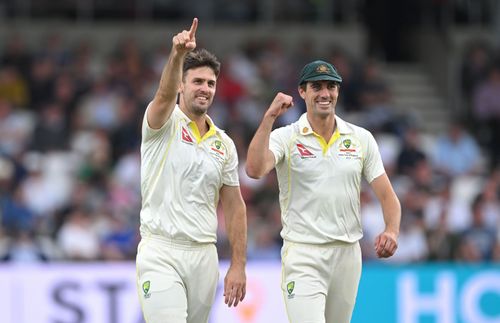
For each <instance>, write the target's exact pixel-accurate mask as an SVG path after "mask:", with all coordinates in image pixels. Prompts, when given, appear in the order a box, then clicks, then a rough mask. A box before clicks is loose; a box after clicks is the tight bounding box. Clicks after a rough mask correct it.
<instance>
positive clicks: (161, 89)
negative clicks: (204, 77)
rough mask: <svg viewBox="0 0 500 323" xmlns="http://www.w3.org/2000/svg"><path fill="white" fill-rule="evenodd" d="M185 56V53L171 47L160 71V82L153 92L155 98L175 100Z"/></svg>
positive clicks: (162, 100)
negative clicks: (154, 92)
mask: <svg viewBox="0 0 500 323" xmlns="http://www.w3.org/2000/svg"><path fill="white" fill-rule="evenodd" d="M185 56H186V54H181V53H179V52H178V51H177V50H176V49H175V48H172V52H171V53H170V55H169V57H168V61H167V63H166V64H165V67H164V68H163V71H162V73H161V78H160V84H159V86H158V90H157V91H156V94H155V99H156V100H159V101H161V102H165V101H172V100H176V98H177V92H178V90H179V85H180V83H181V80H182V65H183V63H184V58H185Z"/></svg>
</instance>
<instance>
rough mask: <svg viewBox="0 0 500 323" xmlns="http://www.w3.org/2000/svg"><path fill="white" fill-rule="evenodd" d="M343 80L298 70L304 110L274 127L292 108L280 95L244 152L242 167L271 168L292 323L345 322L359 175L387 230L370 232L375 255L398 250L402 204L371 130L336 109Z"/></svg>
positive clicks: (351, 295) (329, 69) (262, 171)
mask: <svg viewBox="0 0 500 323" xmlns="http://www.w3.org/2000/svg"><path fill="white" fill-rule="evenodd" d="M341 82H342V78H341V77H340V75H339V74H338V72H337V70H336V69H335V67H334V66H333V65H331V64H330V63H327V62H324V61H321V60H317V61H313V62H311V63H309V64H307V65H305V66H304V68H303V69H302V72H301V75H300V80H299V87H298V92H299V94H300V96H301V98H302V99H303V100H304V101H305V103H306V107H307V112H306V113H305V114H303V115H302V116H301V117H300V118H299V120H298V121H297V122H294V123H292V124H291V125H289V126H285V127H281V128H278V129H276V130H274V131H272V128H273V125H274V123H275V121H276V119H277V118H278V117H279V116H281V115H282V114H283V113H285V112H286V111H287V110H288V109H290V108H291V107H292V106H293V99H292V97H291V96H289V95H286V94H284V93H281V92H280V93H278V94H277V95H276V97H275V98H274V100H273V102H272V103H271V105H270V107H269V109H268V110H267V111H266V112H265V114H264V117H263V119H262V122H261V124H260V126H259V128H258V129H257V132H256V133H255V136H254V137H253V139H252V141H251V143H250V146H249V149H248V155H247V173H248V175H249V176H250V177H254V178H260V177H262V176H264V175H266V174H267V173H269V172H270V171H271V170H272V169H273V168H274V167H276V172H277V176H278V184H279V189H280V203H281V212H282V221H283V230H282V231H281V235H282V237H283V240H284V244H283V249H282V264H283V280H282V290H283V295H284V300H285V303H286V309H287V314H288V318H289V320H290V322H297V323H299V322H300V323H302V322H329V323H332V322H336V323H346V322H350V320H351V315H352V311H353V309H354V304H355V300H356V294H357V289H358V283H359V279H360V276H361V261H362V260H361V249H360V245H359V242H358V241H359V239H361V237H362V227H361V219H360V209H359V205H360V190H361V177H362V176H363V177H364V178H365V179H366V180H367V181H368V182H369V183H370V185H371V188H372V189H373V191H374V192H375V195H376V196H377V198H378V200H379V201H380V202H381V204H382V210H383V216H384V220H385V228H384V230H383V232H382V233H381V234H379V235H378V236H377V237H376V238H375V250H376V253H377V256H378V257H380V258H386V257H391V256H392V255H393V254H394V253H395V251H396V248H397V239H398V235H399V223H400V218H401V206H400V204H399V200H398V198H397V197H396V194H395V193H394V190H393V188H392V185H391V183H390V181H389V178H388V176H387V174H386V173H385V170H384V166H383V164H382V158H381V156H380V153H379V151H378V147H377V143H376V142H375V139H374V137H373V135H372V134H371V133H370V132H368V131H367V130H365V129H363V128H360V127H358V126H355V125H353V124H351V123H348V122H346V121H344V120H342V119H340V118H339V117H338V116H337V115H336V113H335V107H336V103H337V99H338V96H339V89H340V84H341Z"/></svg>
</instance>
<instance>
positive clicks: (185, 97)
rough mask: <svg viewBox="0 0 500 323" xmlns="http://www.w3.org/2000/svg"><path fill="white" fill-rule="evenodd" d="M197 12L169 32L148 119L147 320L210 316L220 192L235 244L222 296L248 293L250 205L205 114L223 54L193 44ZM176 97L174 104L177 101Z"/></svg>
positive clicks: (142, 247) (223, 141)
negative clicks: (184, 26) (180, 27)
mask: <svg viewBox="0 0 500 323" xmlns="http://www.w3.org/2000/svg"><path fill="white" fill-rule="evenodd" d="M197 27H198V19H197V18H195V19H194V20H193V23H192V25H191V28H190V29H189V30H187V31H186V30H184V31H182V32H180V33H178V34H177V35H175V36H174V37H173V39H172V43H173V44H172V50H171V52H170V56H169V58H168V62H167V64H166V66H165V68H164V70H163V72H162V75H161V80H160V84H159V87H158V91H157V92H156V94H155V96H154V98H153V100H152V101H151V103H150V104H149V105H148V107H147V109H146V113H145V116H144V120H143V123H142V144H141V162H142V163H141V193H142V209H141V216H140V222H141V225H140V232H141V242H140V243H139V247H138V251H137V259H136V265H137V287H138V292H139V298H140V303H141V307H142V311H143V314H144V318H145V320H146V322H147V323H160V322H161V323H167V322H168V323H186V322H187V323H206V322H208V318H209V312H210V308H211V306H212V304H213V301H214V298H215V291H216V286H217V282H218V277H219V267H218V256H217V250H216V247H215V242H216V230H217V215H216V208H217V205H218V202H219V200H220V201H221V204H222V208H223V212H224V216H225V224H226V229H227V233H228V238H229V242H230V244H231V252H232V254H231V265H230V267H229V269H228V272H227V275H226V277H225V279H224V297H225V303H226V304H227V305H228V306H229V307H231V306H233V305H234V306H237V305H238V303H239V302H240V301H242V300H243V298H244V297H245V287H246V276H245V265H246V237H247V224H246V209H245V204H244V202H243V198H242V196H241V193H240V188H239V179H238V172H237V169H238V157H237V154H236V147H235V145H234V143H233V141H232V140H231V139H230V138H229V136H228V135H226V134H225V133H224V131H222V130H220V129H219V128H217V127H216V126H215V125H214V123H213V122H212V120H211V119H210V118H209V117H208V115H207V110H208V108H209V107H210V105H211V103H212V100H213V98H214V95H215V89H216V85H217V77H218V75H219V68H220V63H219V62H218V60H217V58H216V57H215V56H214V55H213V54H211V53H209V52H208V51H206V50H203V49H202V50H195V48H196V29H197ZM176 102H178V104H177V103H176Z"/></svg>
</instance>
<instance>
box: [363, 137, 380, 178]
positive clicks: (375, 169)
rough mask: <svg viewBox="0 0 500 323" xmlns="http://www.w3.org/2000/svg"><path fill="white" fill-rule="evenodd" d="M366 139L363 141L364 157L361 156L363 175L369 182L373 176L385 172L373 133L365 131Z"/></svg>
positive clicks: (375, 176)
mask: <svg viewBox="0 0 500 323" xmlns="http://www.w3.org/2000/svg"><path fill="white" fill-rule="evenodd" d="M365 136H366V139H365V142H364V146H365V147H364V150H365V154H364V158H363V176H364V177H365V179H366V180H367V181H368V183H371V182H372V181H373V180H374V179H375V178H377V177H379V176H380V175H382V174H384V173H385V169H384V164H383V163H382V156H381V155H380V151H379V149H378V144H377V142H376V141H375V138H374V137H373V135H372V134H371V133H370V132H369V131H366V134H365Z"/></svg>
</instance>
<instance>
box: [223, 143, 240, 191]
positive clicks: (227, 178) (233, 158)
mask: <svg viewBox="0 0 500 323" xmlns="http://www.w3.org/2000/svg"><path fill="white" fill-rule="evenodd" d="M224 141H225V142H226V145H227V148H228V155H227V159H226V162H225V163H224V169H223V170H222V184H224V185H227V186H239V185H240V180H239V175H238V152H237V151H236V146H235V145H234V142H233V141H232V140H231V139H229V137H227V138H226V139H225V140H224Z"/></svg>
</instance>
